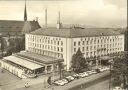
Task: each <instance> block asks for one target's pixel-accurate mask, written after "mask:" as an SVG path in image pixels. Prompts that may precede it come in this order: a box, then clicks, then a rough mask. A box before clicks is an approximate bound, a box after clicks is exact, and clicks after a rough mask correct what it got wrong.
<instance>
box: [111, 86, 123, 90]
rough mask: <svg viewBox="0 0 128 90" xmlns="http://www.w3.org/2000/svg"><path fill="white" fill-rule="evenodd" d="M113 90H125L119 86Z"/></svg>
mask: <svg viewBox="0 0 128 90" xmlns="http://www.w3.org/2000/svg"><path fill="white" fill-rule="evenodd" d="M113 90H123V89H122V88H121V87H119V86H117V87H115V88H114V89H113Z"/></svg>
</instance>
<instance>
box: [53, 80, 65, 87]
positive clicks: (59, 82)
mask: <svg viewBox="0 0 128 90" xmlns="http://www.w3.org/2000/svg"><path fill="white" fill-rule="evenodd" d="M53 84H55V85H58V86H63V85H64V82H62V81H61V80H57V81H55V82H54V83H53Z"/></svg>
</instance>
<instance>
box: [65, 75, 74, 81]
mask: <svg viewBox="0 0 128 90" xmlns="http://www.w3.org/2000/svg"><path fill="white" fill-rule="evenodd" d="M66 79H67V80H68V82H71V81H73V80H74V79H75V78H74V77H72V76H67V77H66Z"/></svg>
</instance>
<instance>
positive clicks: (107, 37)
mask: <svg viewBox="0 0 128 90" xmlns="http://www.w3.org/2000/svg"><path fill="white" fill-rule="evenodd" d="M98 39H101V40H103V39H115V40H119V39H120V36H101V37H84V38H81V41H90V40H98Z"/></svg>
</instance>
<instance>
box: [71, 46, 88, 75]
mask: <svg viewBox="0 0 128 90" xmlns="http://www.w3.org/2000/svg"><path fill="white" fill-rule="evenodd" d="M71 62H72V65H71V67H72V69H73V71H74V72H76V73H79V72H82V71H83V70H84V69H87V68H88V64H87V61H86V60H85V58H84V57H83V54H82V52H81V51H80V48H79V49H78V51H77V52H76V54H74V55H73V56H72V61H71Z"/></svg>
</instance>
